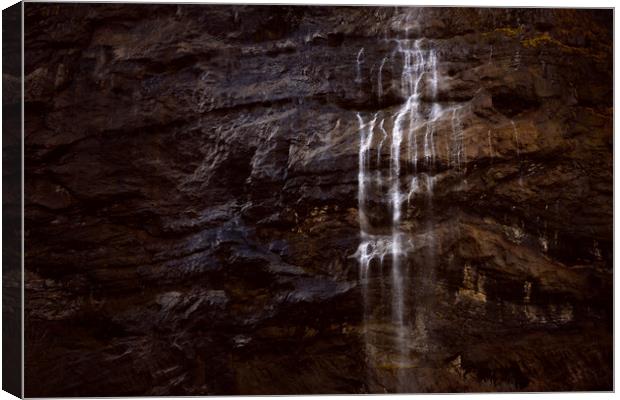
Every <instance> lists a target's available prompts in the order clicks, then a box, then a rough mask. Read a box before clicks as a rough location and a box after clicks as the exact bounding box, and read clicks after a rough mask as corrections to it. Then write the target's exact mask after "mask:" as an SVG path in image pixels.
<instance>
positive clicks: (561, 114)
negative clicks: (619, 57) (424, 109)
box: [25, 3, 613, 396]
mask: <svg viewBox="0 0 620 400" xmlns="http://www.w3.org/2000/svg"><path fill="white" fill-rule="evenodd" d="M25 8H26V16H25V26H26V37H25V44H26V55H25V61H26V66H25V74H26V87H25V89H26V106H25V113H26V114H25V115H26V117H25V118H26V125H25V135H26V136H25V145H26V160H25V163H26V188H25V201H26V205H25V207H26V208H25V212H26V215H25V225H26V233H25V235H26V255H25V263H26V336H25V337H26V354H25V362H26V367H25V379H26V381H25V382H26V383H25V391H26V396H78V395H80V396H107V395H198V394H236V393H237V394H239V393H241V394H301V393H366V392H374V393H380V392H386V391H387V392H392V391H395V390H404V391H412V392H427V391H431V392H451V391H455V392H461V391H506V390H508V391H515V390H517V391H520V390H523V391H549V390H562V391H567V390H611V389H612V256H613V255H612V195H613V182H612V162H613V157H612V115H613V108H612V107H613V106H612V104H613V103H612V12H611V11H608V10H598V11H590V10H578V11H577V10H570V9H561V10H553V9H474V8H471V9H462V8H449V9H444V8H430V9H416V8H387V7H386V8H374V7H292V6H291V7H275V6H269V7H266V6H203V5H178V6H177V5H119V4H116V5H112V4H107V5H106V4H88V5H84V4H40V3H39V4H36V3H27V4H26V7H25ZM404 35H408V36H409V37H411V38H420V39H422V43H423V44H424V46H433V48H434V49H436V51H437V57H438V60H439V61H438V66H437V68H438V72H439V76H440V80H439V86H438V93H437V100H438V101H439V102H441V103H445V104H450V105H457V106H459V107H460V106H462V108H461V110H462V112H460V114H459V124H460V128H461V129H462V143H463V145H462V149H463V154H464V156H465V157H464V160H463V162H462V163H461V164H459V165H458V168H457V167H456V166H455V164H454V163H452V162H451V159H450V155H449V152H448V153H447V154H446V153H438V154H437V159H436V163H435V167H434V168H435V172H436V175H435V177H436V181H435V186H434V192H433V196H432V202H430V201H428V199H427V196H426V195H425V194H424V193H420V194H417V195H415V196H414V197H413V198H412V199H411V206H410V207H408V208H407V209H406V210H405V215H404V217H403V218H404V226H405V232H406V234H407V237H408V239H409V240H410V241H411V242H412V243H415V246H414V247H413V248H412V249H411V250H410V252H409V255H408V258H407V260H408V261H407V262H408V264H407V267H408V271H409V273H408V275H407V277H406V280H405V282H406V284H407V286H408V287H409V288H410V290H409V292H408V293H410V294H411V295H410V296H409V297H408V298H407V299H406V304H407V305H408V310H410V312H411V318H412V320H415V321H416V323H415V324H413V325H412V326H411V330H410V332H409V334H410V344H411V359H410V360H409V361H408V363H407V364H406V365H403V364H402V363H399V362H397V361H395V360H394V356H393V354H392V351H391V349H390V348H389V345H388V344H389V342H390V337H391V336H393V335H394V332H393V330H392V329H391V327H390V326H389V324H387V323H385V322H382V320H381V318H380V316H381V315H383V314H385V313H389V310H386V309H385V307H386V305H385V304H381V302H379V301H377V302H375V306H374V307H373V309H372V310H370V311H369V313H370V315H371V316H372V317H373V318H374V321H375V323H374V324H373V326H372V329H373V332H374V336H375V338H377V340H376V341H375V342H374V343H372V346H371V348H370V349H369V347H368V345H367V344H366V343H365V339H364V336H363V331H364V327H363V326H364V310H363V307H362V300H361V292H360V285H359V283H358V261H357V260H356V259H355V257H353V255H354V253H355V252H356V249H357V246H358V244H359V240H360V237H359V224H358V204H357V191H358V149H359V133H358V122H357V119H356V112H359V113H363V114H364V115H371V114H372V113H375V112H382V113H385V114H386V115H393V114H394V113H395V112H396V110H397V109H398V108H399V107H400V105H401V104H402V103H403V101H404V98H403V96H402V94H400V92H399V90H398V79H399V78H398V77H399V76H400V74H401V71H400V70H399V68H401V65H402V63H400V62H396V61H394V62H391V61H390V63H389V67H386V68H385V69H384V70H382V75H381V78H382V86H381V91H382V95H378V88H379V86H378V79H377V77H378V71H379V66H380V64H381V62H382V59H383V58H384V57H385V56H386V55H389V54H390V52H392V51H393V48H394V42H393V41H391V40H389V39H391V38H396V37H400V38H402V37H404ZM361 48H364V53H363V59H361V63H360V64H359V66H360V70H359V74H358V72H357V71H356V66H357V65H358V63H357V60H358V53H359V51H360V49H361ZM429 96H430V95H429V94H428V91H427V90H425V91H424V95H423V96H422V97H423V101H428V100H429ZM453 121H454V120H450V118H446V119H440V120H439V122H438V127H437V129H438V134H437V146H438V147H439V148H443V147H446V146H448V148H449V146H450V145H449V143H448V137H449V136H448V135H447V134H445V135H443V134H442V132H448V131H450V129H452V128H451V127H450V124H451V122H452V123H453ZM515 134H517V135H518V137H517V139H516V141H515ZM385 151H387V149H386V150H385ZM386 155H387V153H386ZM414 167H417V166H405V173H404V175H403V180H410V178H411V176H412V174H413V168H414ZM385 168H386V171H387V168H388V166H387V164H386V166H385ZM420 168H422V166H420ZM378 201H379V200H378ZM382 210H383V208H382V207H381V206H380V202H378V203H377V206H376V207H374V208H371V212H372V213H373V214H372V215H373V216H372V217H373V218H376V220H377V221H381V218H382V216H381V215H382V214H381V213H382V212H383V211H384V210H383V211H382ZM431 239H432V240H431ZM382 273H383V275H385V276H387V275H388V274H389V272H388V270H385V271H380V270H379V269H376V268H375V269H373V270H372V272H371V278H372V279H374V280H376V281H377V282H378V281H379V280H381V279H382V276H383V275H382ZM384 290H390V288H389V287H387V288H384ZM370 298H371V299H373V298H374V299H378V298H379V293H378V292H376V291H373V292H371V293H370ZM369 351H370V352H372V354H373V357H369ZM402 375H405V376H406V378H407V379H406V381H407V385H406V386H404V387H403V386H398V385H397V384H396V380H397V379H398V378H397V377H398V376H402Z"/></svg>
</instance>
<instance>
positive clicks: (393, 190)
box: [356, 39, 461, 390]
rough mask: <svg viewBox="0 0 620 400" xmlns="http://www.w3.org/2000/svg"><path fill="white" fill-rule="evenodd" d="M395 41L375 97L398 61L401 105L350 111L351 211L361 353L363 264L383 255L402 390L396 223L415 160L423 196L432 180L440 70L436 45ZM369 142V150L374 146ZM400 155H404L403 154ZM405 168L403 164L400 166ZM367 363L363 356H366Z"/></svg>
mask: <svg viewBox="0 0 620 400" xmlns="http://www.w3.org/2000/svg"><path fill="white" fill-rule="evenodd" d="M394 44H395V49H394V51H393V52H392V53H391V55H390V56H389V57H384V58H383V59H382V61H381V63H380V65H379V73H378V75H377V80H378V82H377V88H378V95H379V97H380V96H381V95H382V93H383V90H384V86H383V85H384V83H385V82H383V77H382V70H383V68H384V66H385V64H386V63H387V62H391V63H394V62H395V61H398V60H402V64H401V65H400V67H401V68H402V70H401V75H400V80H399V82H398V83H399V88H400V91H401V94H402V95H403V98H404V99H405V100H404V102H403V104H402V105H401V106H400V107H399V108H398V109H397V110H396V111H395V112H392V113H390V112H386V111H380V112H378V113H374V114H372V115H368V116H366V117H365V116H363V115H362V114H361V113H357V115H356V117H357V120H358V130H359V170H358V211H359V225H360V244H359V246H358V249H357V252H356V257H357V258H358V262H359V267H360V271H359V278H360V285H361V290H362V297H363V302H364V328H363V336H364V340H365V342H366V352H367V358H368V359H370V358H371V356H372V355H371V354H370V353H371V352H372V351H371V344H372V343H371V342H372V340H373V339H372V335H371V333H370V332H369V326H370V325H372V320H371V319H372V310H371V309H370V301H369V298H370V297H371V294H370V293H371V289H372V279H370V276H369V270H370V269H371V268H373V266H374V265H377V266H378V267H380V269H381V270H382V269H383V263H384V260H389V262H390V263H391V271H390V274H391V279H390V282H391V293H389V294H388V296H389V298H386V297H387V296H386V295H385V294H384V293H383V291H382V292H381V293H382V294H381V296H380V299H381V302H382V303H383V304H389V305H390V308H391V312H390V315H391V317H390V324H391V326H392V327H393V329H394V333H395V334H394V346H393V352H394V353H395V359H396V360H397V365H398V368H397V382H398V384H397V388H396V389H397V390H402V389H403V385H404V384H405V383H406V382H405V381H404V376H403V373H404V372H403V371H404V369H405V368H404V367H406V365H407V363H408V362H409V348H410V346H409V339H408V338H410V337H411V329H410V328H411V326H412V323H411V318H410V316H409V314H410V311H409V310H408V307H407V301H406V299H407V298H408V297H409V296H410V292H409V291H410V287H409V285H407V279H408V275H409V274H408V272H407V271H408V260H407V253H408V251H409V250H410V248H409V247H410V246H411V243H410V241H409V240H405V237H406V233H405V232H404V231H403V227H402V213H403V205H404V200H407V205H408V206H409V207H411V204H412V203H411V199H412V196H413V195H414V194H416V193H418V192H420V190H421V188H420V182H419V179H418V177H417V169H418V164H419V163H423V164H424V166H425V167H426V172H424V173H423V177H424V180H423V182H424V183H425V186H426V187H425V189H426V191H427V192H428V198H429V199H430V196H431V194H432V191H433V187H434V182H435V178H434V176H432V171H431V169H432V165H433V164H434V162H435V158H436V148H435V135H436V133H437V132H436V129H435V122H436V121H437V120H438V119H439V118H440V117H441V116H442V114H443V110H442V107H441V105H440V104H438V103H437V91H438V82H439V75H438V71H437V64H438V62H437V54H436V52H435V50H434V49H433V48H430V49H423V46H422V44H423V42H422V41H421V40H419V39H417V40H412V39H397V40H394ZM362 56H363V48H362V49H360V50H359V52H358V55H357V58H356V61H357V66H356V67H357V69H356V80H358V79H359V78H360V74H361V72H360V64H361V63H362V62H363V60H362ZM392 68H394V66H392ZM392 83H393V82H392ZM425 94H426V95H430V100H431V104H430V105H429V104H426V103H425V102H424V101H423V98H428V96H427V97H425V96H424V95H425ZM379 114H381V116H380V122H379V123H378V124H377V120H378V119H379ZM455 117H456V114H454V113H453V119H455ZM365 120H366V121H365ZM390 121H391V124H390ZM457 123H458V124H460V120H458V118H457V121H453V127H454V125H456V124H457ZM390 125H391V126H390ZM386 126H387V129H386ZM457 130H458V129H457ZM454 131H455V129H453V132H452V134H453V135H454ZM459 134H460V133H459ZM418 136H419V138H418ZM388 140H389V141H390V147H389V149H390V152H389V158H390V159H389V170H388V174H387V176H385V175H384V174H383V173H382V164H381V155H382V149H383V146H384V143H385V142H386V141H388ZM418 142H420V143H419V144H420V146H419V145H418ZM373 146H375V148H376V150H375V151H376V152H375V151H373V149H372V148H373ZM418 147H421V153H422V159H419V155H420V154H419V149H418ZM403 153H405V154H406V158H404V157H403V155H404V154H403ZM374 154H376V162H374V163H373V162H372V160H371V158H372V157H373V155H374ZM457 154H458V160H459V161H460V158H461V155H460V154H461V150H458V153H457ZM373 165H374V166H375V168H376V171H374V174H373V171H371V169H372V167H373ZM421 165H422V164H421ZM404 167H409V168H406V169H403V168H404ZM403 171H404V172H405V173H407V174H408V173H411V172H410V171H413V177H412V178H411V180H410V182H408V183H409V187H406V186H407V185H406V182H405V183H404V182H403V179H402V178H403V177H405V175H404V174H403ZM373 176H374V179H373ZM370 196H375V197H376V196H380V198H379V199H376V198H373V203H372V204H373V205H376V204H384V205H385V206H386V207H387V210H389V213H390V220H389V222H388V221H385V222H384V223H383V224H387V223H389V225H390V229H389V230H387V231H388V232H389V234H383V233H384V232H385V231H386V229H381V226H375V225H377V224H380V223H377V222H376V221H377V218H376V217H375V216H374V215H373V217H369V216H370V215H371V214H372V213H373V210H371V209H369V208H368V200H369V197H370ZM429 201H430V200H429ZM371 221H372V222H371ZM376 232H382V234H376ZM419 323H421V321H416V325H417V324H419ZM371 361H372V360H368V362H371Z"/></svg>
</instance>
